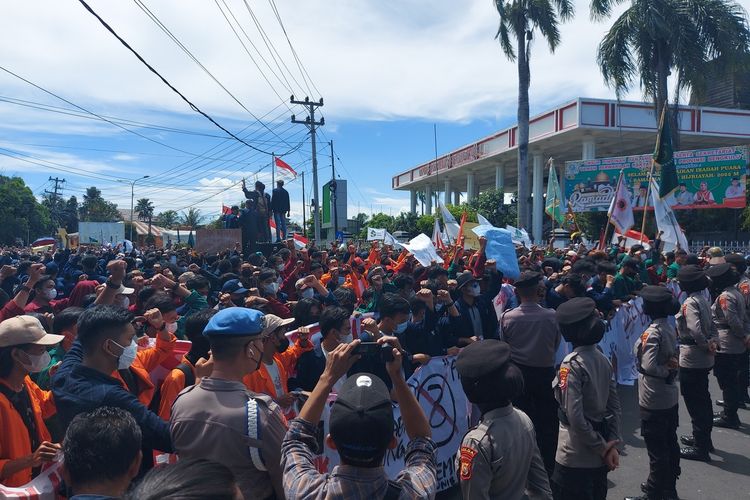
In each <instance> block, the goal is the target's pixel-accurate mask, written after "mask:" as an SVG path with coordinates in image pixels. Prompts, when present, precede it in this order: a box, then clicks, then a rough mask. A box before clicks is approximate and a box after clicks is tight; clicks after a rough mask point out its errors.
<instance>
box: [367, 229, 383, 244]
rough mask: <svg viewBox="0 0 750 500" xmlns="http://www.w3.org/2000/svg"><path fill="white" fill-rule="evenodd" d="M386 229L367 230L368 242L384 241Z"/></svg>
mask: <svg viewBox="0 0 750 500" xmlns="http://www.w3.org/2000/svg"><path fill="white" fill-rule="evenodd" d="M384 239H385V229H377V228H374V227H368V228H367V241H374V240H384Z"/></svg>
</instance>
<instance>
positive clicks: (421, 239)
mask: <svg viewBox="0 0 750 500" xmlns="http://www.w3.org/2000/svg"><path fill="white" fill-rule="evenodd" d="M401 246H402V247H404V248H406V249H407V250H408V251H409V253H410V254H412V255H413V256H414V258H415V259H417V261H418V262H419V263H420V264H422V265H423V266H424V267H427V266H429V265H430V263H431V262H432V261H433V260H434V261H435V262H437V263H438V264H442V263H443V258H442V257H440V256H439V255H438V254H437V252H436V251H435V246H434V245H433V244H432V240H431V239H430V237H429V236H427V235H426V234H424V233H421V234H420V235H418V236H416V237H414V238H412V239H411V241H409V243H403V244H402V245H401Z"/></svg>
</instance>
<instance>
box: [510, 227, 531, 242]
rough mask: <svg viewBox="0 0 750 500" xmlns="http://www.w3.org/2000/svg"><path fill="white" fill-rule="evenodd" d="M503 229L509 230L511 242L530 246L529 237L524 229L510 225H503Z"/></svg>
mask: <svg viewBox="0 0 750 500" xmlns="http://www.w3.org/2000/svg"><path fill="white" fill-rule="evenodd" d="M505 229H507V230H508V231H510V237H511V238H512V239H513V243H515V244H516V245H525V246H526V247H531V238H530V237H529V233H527V232H526V230H525V229H518V228H516V227H513V226H510V225H507V226H505Z"/></svg>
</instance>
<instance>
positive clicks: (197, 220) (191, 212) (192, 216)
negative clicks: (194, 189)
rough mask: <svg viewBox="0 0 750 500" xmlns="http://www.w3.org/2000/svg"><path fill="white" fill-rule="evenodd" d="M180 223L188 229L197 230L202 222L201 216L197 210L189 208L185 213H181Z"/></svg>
mask: <svg viewBox="0 0 750 500" xmlns="http://www.w3.org/2000/svg"><path fill="white" fill-rule="evenodd" d="M181 222H182V224H183V225H184V226H188V227H189V228H190V229H197V228H198V227H199V226H200V225H201V222H203V214H201V211H200V210H199V209H197V208H193V207H190V208H188V211H187V212H182V221H181Z"/></svg>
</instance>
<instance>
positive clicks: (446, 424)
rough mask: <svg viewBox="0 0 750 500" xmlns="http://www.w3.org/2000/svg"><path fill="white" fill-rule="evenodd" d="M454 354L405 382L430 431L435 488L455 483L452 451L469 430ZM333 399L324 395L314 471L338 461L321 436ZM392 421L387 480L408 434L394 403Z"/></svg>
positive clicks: (398, 465) (400, 465)
mask: <svg viewBox="0 0 750 500" xmlns="http://www.w3.org/2000/svg"><path fill="white" fill-rule="evenodd" d="M455 365H456V357H455V356H440V357H435V358H432V359H431V360H430V362H429V363H427V364H426V365H425V366H423V367H421V368H419V369H418V370H417V371H416V372H414V374H413V375H412V376H411V377H410V378H409V380H408V381H407V382H406V383H407V385H408V386H409V387H410V388H411V389H412V390H413V391H414V395H415V396H416V397H417V400H418V401H419V403H420V405H421V406H422V409H423V410H424V412H425V415H426V416H427V420H428V421H429V423H430V428H431V430H432V440H433V441H434V442H435V445H436V447H437V449H436V452H435V455H436V460H435V462H436V464H437V480H438V486H437V490H438V491H443V490H446V489H448V488H450V487H451V486H453V485H455V484H457V482H458V478H457V475H456V465H455V461H456V453H457V452H458V449H459V447H460V446H461V441H462V439H463V437H464V434H466V432H467V431H468V429H469V421H470V411H471V404H470V403H469V402H468V400H467V399H466V394H464V391H463V388H462V387H461V381H460V380H459V378H458V372H457V371H456V366H455ZM335 401H336V396H335V394H332V395H331V396H330V397H329V398H328V404H326V405H325V408H324V410H323V416H322V418H321V422H320V423H319V424H318V425H319V430H320V432H319V433H318V436H319V442H318V445H319V446H318V450H320V451H321V453H320V454H319V455H318V456H316V457H315V464H316V467H317V468H318V471H320V472H323V473H326V472H331V471H332V470H333V468H334V467H335V466H336V465H338V464H339V456H338V454H337V453H336V451H335V450H332V449H330V448H328V447H327V446H325V445H324V443H323V439H324V437H325V436H326V435H328V433H329V422H330V415H331V411H330V410H331V406H332V405H333V403H334V402H335ZM393 420H394V422H395V426H394V429H395V431H394V432H395V437H396V441H397V444H396V447H395V448H392V449H388V450H387V451H386V455H385V461H384V464H383V465H384V468H385V472H386V475H387V476H388V477H389V478H390V479H395V478H396V477H397V476H398V474H399V473H400V472H401V471H402V470H404V458H405V455H406V447H407V445H408V444H409V437H408V436H407V435H406V429H405V428H404V424H403V420H402V418H401V412H400V411H399V407H398V405H397V404H394V405H393Z"/></svg>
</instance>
